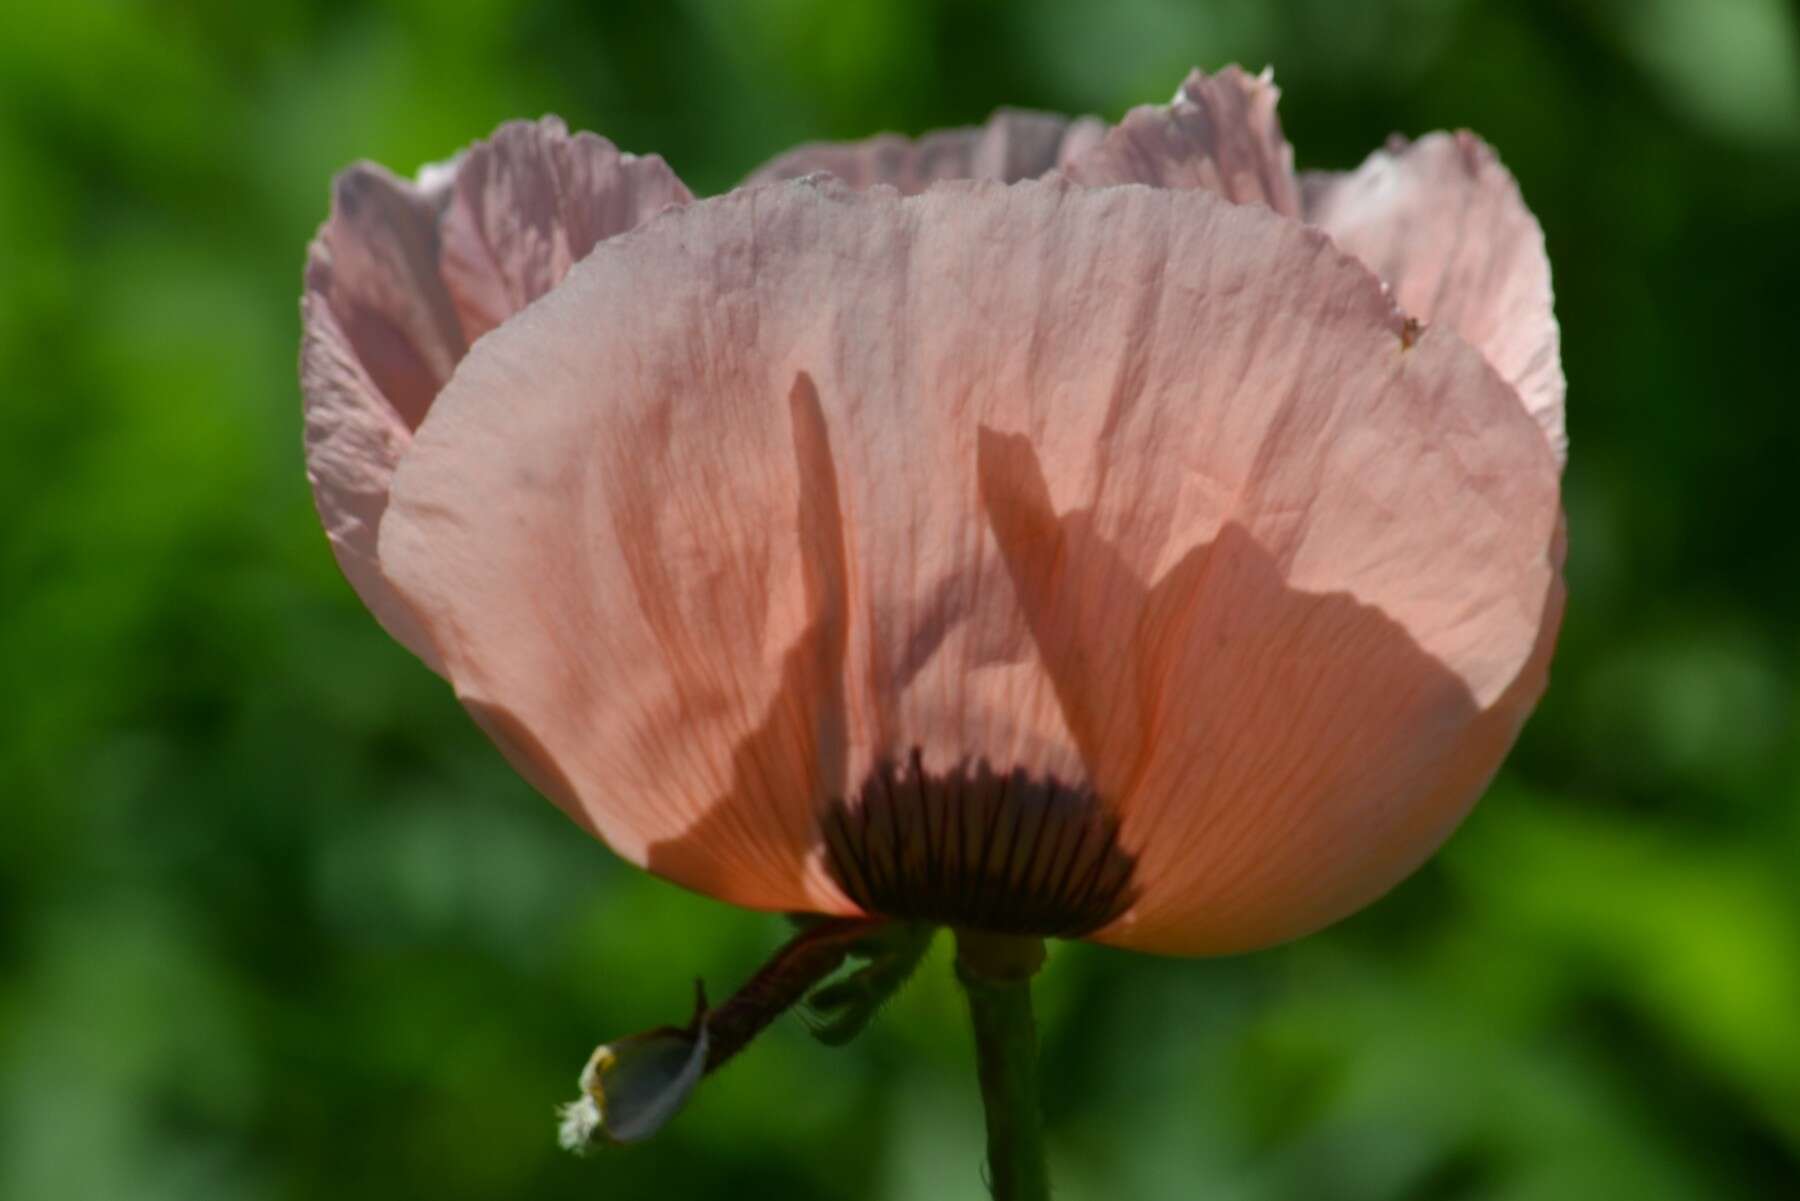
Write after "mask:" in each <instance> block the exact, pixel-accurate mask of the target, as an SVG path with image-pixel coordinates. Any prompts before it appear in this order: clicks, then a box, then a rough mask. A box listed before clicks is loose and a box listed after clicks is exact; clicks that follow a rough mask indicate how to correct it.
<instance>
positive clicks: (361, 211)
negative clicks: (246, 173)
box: [300, 164, 465, 666]
mask: <svg viewBox="0 0 1800 1201" xmlns="http://www.w3.org/2000/svg"><path fill="white" fill-rule="evenodd" d="M437 220H438V205H437V203H436V200H435V198H434V197H433V196H431V195H429V194H427V193H426V192H424V191H423V190H421V189H419V188H417V187H415V186H414V185H412V184H409V183H407V182H405V181H403V180H400V179H396V178H395V177H394V176H392V175H390V174H388V172H386V171H384V170H383V169H382V168H380V167H377V166H374V165H372V164H358V165H357V166H354V167H351V168H350V169H349V170H347V171H345V172H344V173H343V174H342V175H340V176H339V177H338V178H337V181H336V183H335V184H334V186H333V189H332V205H331V216H330V218H329V219H328V220H327V221H326V222H325V224H324V226H323V227H322V228H321V229H320V230H319V234H318V237H317V238H315V239H314V240H313V243H312V246H311V247H310V248H309V250H308V252H307V262H306V292H305V294H304V296H303V298H302V300H301V306H300V311H301V320H302V326H303V336H302V340H301V344H300V389H301V394H302V395H303V397H304V398H305V419H306V472H307V478H308V479H309V480H310V481H311V482H312V487H313V499H314V501H315V502H316V503H317V505H318V509H319V517H320V520H321V521H322V522H323V523H324V525H325V533H326V535H327V537H329V538H330V540H331V548H332V551H333V552H334V553H335V554H336V555H337V560H338V564H339V566H340V567H342V568H343V571H344V575H345V576H346V577H347V578H348V579H349V581H350V584H351V586H352V587H354V588H355V589H356V592H357V595H359V596H360V597H362V599H363V603H364V604H366V605H368V606H369V609H370V611H371V612H373V613H374V614H375V616H376V617H377V618H378V619H379V620H380V621H381V624H382V625H383V626H385V627H386V628H387V630H388V632H389V633H390V634H392V635H393V636H394V637H395V638H396V639H398V640H399V641H400V642H401V643H402V644H404V645H405V646H406V647H407V648H408V649H409V650H411V651H412V652H413V653H414V654H416V655H418V656H419V657H420V658H421V659H424V660H425V661H426V662H427V663H431V664H433V665H434V666H435V663H436V655H435V653H434V651H433V650H432V648H431V646H430V644H429V641H428V639H427V638H426V637H425V635H424V633H423V631H421V630H420V629H419V628H418V627H417V625H416V624H415V623H414V622H413V620H412V618H411V616H410V615H409V614H408V613H407V612H406V609H405V606H404V605H403V604H401V602H400V601H399V600H398V599H397V598H396V597H395V596H394V595H393V594H392V591H391V590H390V589H389V588H388V586H387V584H386V582H385V580H384V579H383V578H382V575H381V570H380V568H379V566H378V565H377V564H376V561H375V534H376V530H377V529H378V528H379V526H380V524H381V518H382V513H383V512H384V511H385V510H386V508H387V489H388V482H389V479H390V477H391V476H392V475H393V471H394V465H395V464H396V463H398V462H399V461H400V456H401V455H402V454H404V453H405V451H406V447H407V445H408V443H409V442H410V441H411V438H412V428H413V427H414V426H415V425H417V424H418V422H419V421H421V420H423V419H424V416H425V413H426V411H427V410H428V409H429V408H430V407H431V402H432V400H433V399H434V398H435V397H436V396H437V393H438V390H439V389H440V388H442V387H443V385H444V381H445V380H447V379H449V378H450V372H451V371H452V370H453V369H454V368H455V366H456V363H457V360H459V359H460V358H462V355H463V351H464V349H465V343H464V342H463V337H462V331H461V330H460V328H459V327H458V326H457V322H456V313H455V311H454V309H453V308H452V307H451V304H450V296H449V293H448V292H446V291H445V289H444V285H443V281H442V280H441V279H440V278H439V277H438V272H437V254H438V240H437Z"/></svg>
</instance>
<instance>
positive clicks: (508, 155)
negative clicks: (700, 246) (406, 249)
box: [439, 117, 694, 342]
mask: <svg viewBox="0 0 1800 1201" xmlns="http://www.w3.org/2000/svg"><path fill="white" fill-rule="evenodd" d="M693 198H694V197H693V193H691V192H689V191H688V190H687V187H686V186H685V185H684V184H683V183H682V182H681V181H680V180H679V179H677V178H676V177H675V173H674V172H673V171H671V170H670V169H669V165H668V164H667V163H665V162H664V161H663V160H662V158H661V157H660V156H658V155H654V154H653V155H648V156H645V157H639V156H637V155H631V154H621V153H620V152H619V151H618V149H617V148H616V147H615V146H613V144H612V143H611V142H609V141H607V140H606V139H605V138H602V137H598V136H596V135H594V134H591V133H577V134H574V135H571V134H570V133H569V130H568V127H567V126H565V125H564V124H563V123H562V121H561V120H560V119H559V118H556V117H545V118H544V119H543V120H541V121H538V122H535V123H531V122H524V121H514V122H510V123H508V124H506V125H503V126H501V127H500V128H499V130H497V131H496V132H495V133H494V136H493V137H492V138H490V139H489V140H487V141H486V142H482V143H478V144H477V145H475V146H473V147H471V148H470V149H469V150H468V151H467V153H465V154H464V155H463V156H462V159H461V161H460V162H459V164H458V169H457V172H456V181H455V184H454V185H453V186H452V188H451V190H450V202H449V209H448V211H447V212H446V213H445V214H444V220H443V225H442V227H441V228H440V231H439V232H440V236H441V238H442V244H443V250H442V255H441V261H442V268H443V276H444V283H445V284H446V286H447V287H448V288H449V290H450V295H451V298H452V299H453V300H454V301H455V302H456V309H457V313H458V315H459V316H460V317H461V319H462V330H463V334H464V336H465V337H466V338H467V339H468V340H469V341H470V342H473V341H474V340H475V339H476V338H479V337H480V336H481V335H483V334H485V333H487V332H488V330H490V329H492V328H494V327H495V326H496V325H499V324H500V323H501V322H502V321H504V320H506V319H507V318H508V317H510V316H512V315H513V314H514V313H516V312H518V311H519V310H520V309H522V308H524V307H525V306H526V305H528V304H530V303H531V302H532V301H534V300H536V299H537V298H538V297H540V296H542V295H543V294H544V293H545V292H548V291H549V290H550V289H551V288H552V287H554V286H556V284H557V282H558V281H560V280H561V279H562V277H563V276H564V275H566V274H568V271H569V268H570V266H572V265H573V264H575V263H576V262H579V261H580V260H581V259H583V258H585V257H586V256H587V253H588V251H590V250H592V249H593V248H594V245H595V243H597V242H601V241H604V240H605V239H607V238H610V237H612V236H613V235H615V234H621V233H624V232H625V231H627V230H630V229H636V228H637V227H638V226H639V225H640V224H642V223H643V222H644V221H645V220H646V219H647V218H649V217H652V216H654V215H655V214H657V213H659V212H661V211H662V210H663V209H665V208H668V207H669V206H670V205H674V204H686V203H688V202H689V201H691V200H692V199H693Z"/></svg>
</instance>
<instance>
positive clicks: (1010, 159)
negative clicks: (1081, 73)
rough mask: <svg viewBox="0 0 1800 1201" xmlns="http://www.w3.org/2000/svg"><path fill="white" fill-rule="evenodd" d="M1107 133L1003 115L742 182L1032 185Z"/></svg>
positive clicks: (822, 154) (774, 165)
mask: <svg viewBox="0 0 1800 1201" xmlns="http://www.w3.org/2000/svg"><path fill="white" fill-rule="evenodd" d="M1105 133H1106V124H1105V122H1103V121H1101V120H1100V119H1099V118H1097V117H1076V118H1074V119H1072V120H1071V119H1070V118H1067V117H1059V116H1054V115H1052V114H1050V113H1034V112H1027V111H1023V110H1020V109H1006V108H1003V109H1001V110H999V111H998V112H996V113H995V114H994V115H993V116H992V117H990V118H988V121H987V124H985V125H981V126H975V127H970V128H965V129H944V130H938V131H935V132H933V133H928V134H926V135H924V136H923V137H920V138H916V139H915V138H908V137H903V136H901V135H900V134H896V133H886V134H880V135H878V136H876V137H873V138H869V139H867V140H865V141H861V142H813V143H809V144H807V145H804V146H798V147H796V148H794V149H793V150H790V151H787V152H786V153H785V154H782V155H781V156H780V157H778V158H775V159H773V160H771V161H770V162H767V163H765V164H763V165H762V166H761V167H759V168H757V169H756V170H755V171H753V172H751V174H750V177H749V178H748V179H746V180H745V181H744V182H745V183H746V184H747V185H748V184H758V183H770V182H773V181H776V180H783V179H797V178H799V177H800V176H803V175H811V174H813V173H814V172H816V171H823V172H826V173H827V174H829V175H834V176H836V177H837V178H838V179H840V180H842V181H843V182H844V183H846V184H849V185H850V186H851V187H853V188H868V187H873V186H875V185H876V184H886V185H888V186H889V187H893V188H898V189H899V190H900V191H901V192H902V193H903V194H905V195H908V196H911V195H914V194H916V193H918V192H922V191H924V190H925V189H926V188H928V187H930V186H931V185H932V184H933V183H936V182H938V181H940V180H948V179H996V180H999V181H1000V182H1002V183H1012V182H1014V181H1015V180H1020V179H1036V178H1037V177H1038V176H1040V175H1043V174H1045V173H1046V172H1049V171H1053V170H1055V169H1056V168H1058V167H1060V166H1062V165H1063V164H1064V163H1066V162H1068V161H1069V160H1070V159H1071V158H1073V157H1075V156H1078V155H1081V154H1083V153H1085V152H1086V151H1087V150H1088V149H1089V148H1090V147H1092V146H1094V145H1095V144H1096V143H1098V142H1099V140H1100V139H1101V137H1102V136H1104V134H1105Z"/></svg>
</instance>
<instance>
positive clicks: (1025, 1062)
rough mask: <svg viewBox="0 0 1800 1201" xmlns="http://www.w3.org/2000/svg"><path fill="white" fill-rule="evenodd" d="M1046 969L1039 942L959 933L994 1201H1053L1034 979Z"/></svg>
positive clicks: (959, 970) (960, 973)
mask: <svg viewBox="0 0 1800 1201" xmlns="http://www.w3.org/2000/svg"><path fill="white" fill-rule="evenodd" d="M1043 962H1044V944H1043V942H1042V940H1040V939H1036V938H1018V937H1013V936H1008V935H999V934H986V933H982V932H980V931H975V930H958V931H957V932H956V978H957V979H958V980H960V981H961V982H962V986H963V991H964V992H965V993H966V994H967V995H968V998H969V1019H970V1021H971V1022H972V1023H973V1025H974V1028H975V1062H976V1070H977V1072H978V1074H979V1075H980V1078H981V1101H982V1105H983V1106H984V1107H985V1109H986V1110H987V1157H988V1172H989V1174H990V1176H991V1182H990V1185H991V1187H992V1189H993V1193H994V1201H1048V1198H1049V1196H1050V1174H1049V1171H1048V1169H1047V1167H1046V1166H1045V1162H1044V1121H1043V1110H1042V1107H1041V1102H1040V1093H1039V1090H1038V1070H1037V1027H1036V1025H1035V1023H1034V1022H1033V1021H1032V1017H1031V977H1032V976H1033V975H1034V974H1036V972H1037V970H1038V968H1039V967H1040V966H1042V964H1043Z"/></svg>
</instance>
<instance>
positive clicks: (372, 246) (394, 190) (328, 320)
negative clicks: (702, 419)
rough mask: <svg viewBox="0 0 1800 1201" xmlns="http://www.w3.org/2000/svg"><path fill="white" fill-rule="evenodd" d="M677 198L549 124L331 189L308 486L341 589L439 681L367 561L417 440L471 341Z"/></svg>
mask: <svg viewBox="0 0 1800 1201" xmlns="http://www.w3.org/2000/svg"><path fill="white" fill-rule="evenodd" d="M686 198H687V192H686V190H685V189H683V188H682V187H681V184H680V183H679V181H676V180H675V179H674V177H673V176H672V175H670V174H669V172H668V168H667V167H666V166H663V165H662V160H660V159H632V158H630V157H629V156H622V155H620V154H619V153H618V152H617V151H616V150H614V149H613V147H612V146H611V144H610V143H608V142H606V141H605V140H604V139H601V138H597V137H594V136H593V135H591V134H583V135H578V136H576V137H570V136H569V135H568V133H567V131H566V130H565V129H564V128H563V126H562V123H561V122H560V121H557V120H555V119H554V118H547V119H545V120H544V121H542V122H538V123H536V124H528V123H516V124H513V125H507V126H502V127H501V129H500V130H499V131H498V132H497V133H496V134H495V137H494V140H493V141H492V142H489V143H478V144H477V145H476V146H474V147H472V148H471V149H470V150H469V151H467V152H466V153H465V154H463V155H462V156H460V157H459V158H458V159H456V160H454V161H452V162H450V163H447V164H441V165H437V166H434V167H431V168H428V169H427V171H426V172H423V173H421V178H420V182H418V183H409V182H407V181H405V180H401V179H398V178H396V177H395V176H393V175H391V174H389V173H388V172H387V171H385V170H384V169H382V168H381V167H378V166H374V165H373V164H366V163H363V164H358V165H356V166H353V167H351V168H350V169H348V170H347V171H345V172H344V173H343V174H342V175H340V176H339V177H338V178H337V180H336V181H335V184H334V186H333V191H332V209H331V216H330V217H329V219H327V221H326V222H325V224H324V225H323V226H322V227H321V228H320V230H319V234H318V236H317V237H316V238H315V239H314V240H313V243H312V245H311V247H310V248H309V249H308V252H307V265H306V291H305V293H304V295H303V297H302V299H301V321H302V326H303V334H302V341H301V349H300V383H301V393H302V395H303V397H304V399H305V419H306V465H307V476H308V478H309V479H310V480H311V482H312V487H313V499H314V501H315V503H316V504H317V506H318V509H319V516H320V518H321V520H322V521H323V523H324V526H325V531H326V534H327V536H328V537H329V538H330V540H331V547H332V551H333V552H334V553H335V554H336V556H337V560H338V564H339V566H340V567H342V569H343V571H344V575H345V576H346V577H347V578H348V579H349V581H350V583H351V586H352V587H353V588H355V589H356V592H357V595H359V596H360V597H361V598H362V599H363V602H364V603H365V604H367V605H368V606H369V608H370V610H371V611H372V612H373V613H374V614H375V615H376V617H377V618H378V619H380V621H381V623H382V625H383V626H385V627H386V628H387V630H388V632H389V633H391V634H393V635H394V637H395V638H397V639H398V640H399V641H400V642H401V643H403V644H404V645H405V646H407V647H408V648H409V649H410V650H412V651H413V652H414V653H415V654H417V655H418V656H419V657H420V658H421V659H423V660H425V662H426V663H427V664H429V665H431V666H432V667H433V669H434V670H436V669H438V666H439V661H438V655H437V652H436V649H435V648H434V647H433V646H432V644H431V641H430V639H429V637H428V636H427V635H426V633H425V631H424V630H423V629H422V628H420V627H419V626H418V624H417V623H416V622H415V621H414V620H413V618H412V616H411V615H410V613H408V611H407V609H406V606H405V605H404V604H403V603H402V602H401V601H400V600H399V598H398V597H396V596H395V595H394V594H393V590H392V589H391V588H390V587H389V586H388V584H387V582H386V580H385V578H384V577H383V575H382V572H381V569H380V566H379V564H378V563H377V562H376V558H375V545H376V533H377V530H378V529H379V528H380V525H381V521H382V518H383V514H384V513H385V511H386V508H387V495H388V485H389V482H390V480H391V477H392V475H393V472H394V467H395V465H396V464H398V463H399V461H400V459H401V457H402V456H403V455H404V454H405V453H406V451H407V448H408V446H409V445H410V444H411V442H412V434H413V431H414V430H415V429H416V428H418V426H419V424H420V423H421V422H423V421H424V420H425V417H426V414H427V413H428V412H429V411H430V410H431V407H432V405H433V403H434V402H435V400H436V398H437V395H438V392H439V390H440V389H442V388H443V386H444V384H445V382H446V381H447V380H448V379H449V378H450V375H451V373H452V372H453V371H454V370H455V368H456V365H457V363H458V362H459V361H460V360H461V359H462V356H463V354H464V353H465V352H466V350H467V348H468V344H469V341H470V340H472V339H473V338H475V337H477V336H479V335H480V334H481V333H483V332H485V330H486V329H487V328H489V326H490V324H491V323H492V322H494V321H498V320H502V319H504V318H505V317H506V316H507V315H508V314H509V313H511V312H512V311H513V310H515V309H517V308H519V307H522V306H523V305H525V304H526V303H529V301H530V300H532V299H533V298H534V297H536V296H537V295H540V294H541V293H542V292H543V291H544V290H545V289H547V288H549V287H550V286H552V285H553V284H554V283H555V282H556V280H557V279H559V278H561V275H562V274H563V273H565V272H566V271H567V270H568V267H569V265H570V262H571V261H572V260H573V258H577V257H579V256H580V254H582V253H585V252H586V251H587V250H588V249H591V247H592V246H593V244H594V242H595V241H597V240H599V239H601V238H605V237H610V236H611V235H612V234H614V233H619V232H622V231H623V230H625V229H629V228H631V226H632V225H635V224H636V223H637V221H640V220H642V219H643V218H644V217H646V216H648V215H649V214H651V213H652V212H655V211H656V210H658V209H660V208H662V207H663V206H664V204H665V203H668V202H674V201H680V200H684V199H686ZM508 306H511V307H510V308H509V307H508Z"/></svg>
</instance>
